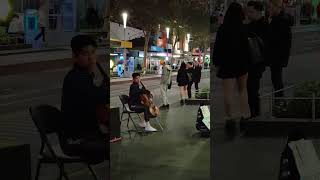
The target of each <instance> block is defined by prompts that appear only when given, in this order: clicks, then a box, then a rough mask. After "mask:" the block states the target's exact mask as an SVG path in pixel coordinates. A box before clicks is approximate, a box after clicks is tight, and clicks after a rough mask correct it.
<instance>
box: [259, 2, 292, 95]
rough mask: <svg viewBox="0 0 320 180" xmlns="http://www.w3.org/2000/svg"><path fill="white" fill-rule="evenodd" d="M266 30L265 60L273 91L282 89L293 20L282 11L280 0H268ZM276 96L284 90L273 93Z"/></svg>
mask: <svg viewBox="0 0 320 180" xmlns="http://www.w3.org/2000/svg"><path fill="white" fill-rule="evenodd" d="M268 14H269V15H270V17H269V18H268V23H269V25H268V32H267V37H266V42H265V45H266V62H267V65H268V66H269V67H270V70H271V80H272V84H273V89H274V91H278V90H281V89H283V87H284V85H283V77H282V76H283V75H282V73H283V68H285V67H287V66H288V62H289V56H290V50H291V43H292V42H291V41H292V32H291V26H293V20H292V17H290V15H287V14H285V13H284V9H283V6H282V0H269V1H268ZM275 96H276V97H283V96H284V92H283V91H280V92H277V93H275Z"/></svg>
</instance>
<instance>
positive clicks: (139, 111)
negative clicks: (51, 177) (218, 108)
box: [110, 0, 210, 180]
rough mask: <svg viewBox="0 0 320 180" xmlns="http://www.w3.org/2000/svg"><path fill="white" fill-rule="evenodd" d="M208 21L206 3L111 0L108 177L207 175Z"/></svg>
mask: <svg viewBox="0 0 320 180" xmlns="http://www.w3.org/2000/svg"><path fill="white" fill-rule="evenodd" d="M209 23H210V18H209V1H207V0H162V1H159V0H112V1H110V75H111V81H110V84H111V85H110V88H111V91H110V106H111V107H110V108H111V112H110V114H111V119H110V129H111V135H110V136H111V140H112V143H111V145H110V148H111V149H110V167H111V168H110V178H111V179H123V180H124V179H132V180H133V179H134V180H144V179H154V180H163V179H172V180H174V179H185V180H189V179H190V180H195V179H199V180H200V179H210V138H209V132H210V112H209V109H210V106H209V102H210V93H209V91H210V78H209V77H210V70H209V69H210V66H209V65H210V24H209ZM150 94H151V95H150ZM119 114H120V116H119Z"/></svg>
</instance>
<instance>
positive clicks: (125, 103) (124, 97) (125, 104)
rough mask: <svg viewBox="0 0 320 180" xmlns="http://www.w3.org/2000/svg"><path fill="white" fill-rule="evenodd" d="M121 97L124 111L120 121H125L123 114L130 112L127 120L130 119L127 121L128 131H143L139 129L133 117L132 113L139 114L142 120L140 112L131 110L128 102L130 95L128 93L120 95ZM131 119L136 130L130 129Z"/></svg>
mask: <svg viewBox="0 0 320 180" xmlns="http://www.w3.org/2000/svg"><path fill="white" fill-rule="evenodd" d="M119 98H120V101H121V103H122V113H121V117H120V121H123V115H124V114H128V118H127V120H128V121H127V128H128V131H137V132H141V131H139V130H138V128H137V125H136V123H135V122H134V121H133V118H132V116H131V114H137V115H138V117H139V119H140V120H141V117H140V115H139V113H137V112H135V111H131V110H130V108H129V104H128V102H129V96H127V95H120V96H119ZM125 120H126V119H125ZM130 121H131V122H132V124H133V126H134V128H135V130H130V129H129V122H130Z"/></svg>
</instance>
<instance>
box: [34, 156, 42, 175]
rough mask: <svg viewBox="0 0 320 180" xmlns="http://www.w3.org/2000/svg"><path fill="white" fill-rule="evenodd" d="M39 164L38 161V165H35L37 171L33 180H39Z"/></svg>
mask: <svg viewBox="0 0 320 180" xmlns="http://www.w3.org/2000/svg"><path fill="white" fill-rule="evenodd" d="M41 164H42V162H41V161H40V160H39V161H38V164H37V170H36V175H35V180H38V179H39V175H40V168H41Z"/></svg>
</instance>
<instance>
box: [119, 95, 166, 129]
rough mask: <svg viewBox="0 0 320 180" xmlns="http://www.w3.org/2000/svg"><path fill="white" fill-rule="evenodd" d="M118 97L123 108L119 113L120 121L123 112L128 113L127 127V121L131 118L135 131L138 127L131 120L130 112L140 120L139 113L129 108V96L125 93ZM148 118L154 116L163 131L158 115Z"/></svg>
mask: <svg viewBox="0 0 320 180" xmlns="http://www.w3.org/2000/svg"><path fill="white" fill-rule="evenodd" d="M119 98H120V101H121V103H122V109H123V110H122V113H121V121H122V120H123V119H122V117H123V114H128V122H127V128H128V129H129V121H130V120H131V122H132V123H133V126H134V127H135V129H136V131H138V128H137V126H136V124H135V122H134V121H133V119H132V116H131V114H137V115H138V117H139V119H140V120H141V116H140V115H139V113H137V112H135V111H131V110H130V108H129V104H128V102H129V97H128V96H127V95H120V96H119ZM150 118H155V119H156V122H157V124H158V125H159V127H160V128H161V130H162V131H163V127H162V125H161V122H160V118H159V117H152V116H151V117H150ZM138 132H139V131H138Z"/></svg>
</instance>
